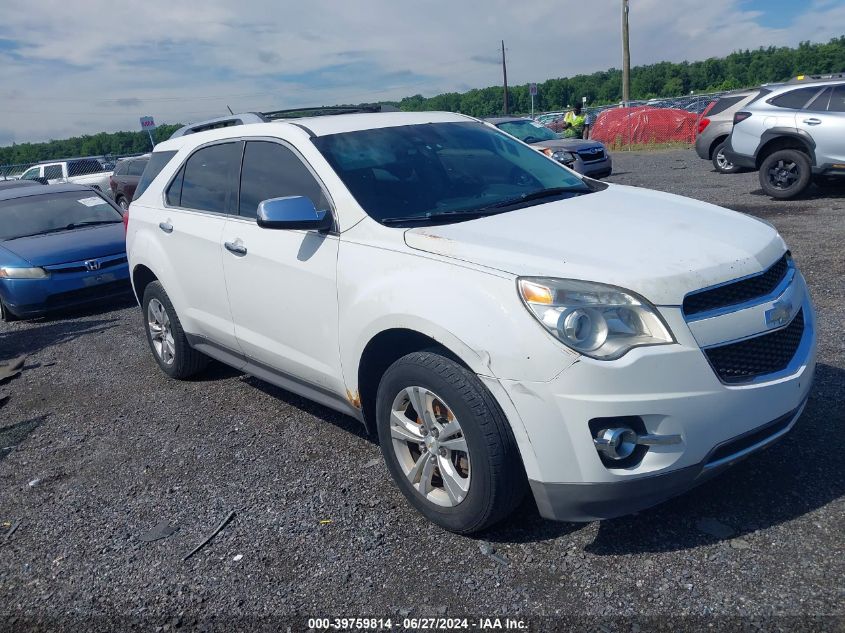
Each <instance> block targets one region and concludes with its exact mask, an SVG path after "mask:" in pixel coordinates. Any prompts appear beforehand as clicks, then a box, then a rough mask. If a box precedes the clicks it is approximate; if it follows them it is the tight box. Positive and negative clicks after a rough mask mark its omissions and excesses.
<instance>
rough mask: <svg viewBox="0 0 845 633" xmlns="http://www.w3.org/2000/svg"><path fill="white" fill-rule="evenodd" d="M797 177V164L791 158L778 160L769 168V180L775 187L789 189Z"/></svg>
mask: <svg viewBox="0 0 845 633" xmlns="http://www.w3.org/2000/svg"><path fill="white" fill-rule="evenodd" d="M799 177H800V174H799V173H798V164H797V163H795V162H794V161H791V160H779V161H778V162H776V163H775V164H774V165H772V166H771V167H770V168H769V182H770V183H771V184H772V186H773V187H775V188H777V189H789V188H790V187H792V186H793V185H794V184H795V183H796V182H798V179H799Z"/></svg>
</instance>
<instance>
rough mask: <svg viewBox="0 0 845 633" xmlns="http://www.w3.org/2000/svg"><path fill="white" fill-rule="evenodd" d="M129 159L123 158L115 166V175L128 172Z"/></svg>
mask: <svg viewBox="0 0 845 633" xmlns="http://www.w3.org/2000/svg"><path fill="white" fill-rule="evenodd" d="M128 162H129V161H126V160H122V161H120V162H119V163H118V164H117V165H115V166H114V175H115V176H122V175H123V174H125V173H126V168H127V167H128V165H127V163H128Z"/></svg>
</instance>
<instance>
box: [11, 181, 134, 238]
mask: <svg viewBox="0 0 845 633" xmlns="http://www.w3.org/2000/svg"><path fill="white" fill-rule="evenodd" d="M122 221H123V220H122V216H121V215H120V213H119V212H118V211H117V210H116V209H115V208H114V207H113V206H111V205H110V204H109V203H108V202H106V201H105V200H104V199H103V198H101V197H100V196H99V195H97V194H96V193H95V192H93V191H72V192H66V193H50V194H46V195H36V196H26V197H24V198H12V199H11V200H3V201H0V240H13V239H16V238H19V237H26V236H29V235H41V234H43V233H55V232H58V231H64V230H70V229H73V228H78V227H80V226H91V225H96V224H106V223H109V224H111V223H113V222H114V223H117V222H122Z"/></svg>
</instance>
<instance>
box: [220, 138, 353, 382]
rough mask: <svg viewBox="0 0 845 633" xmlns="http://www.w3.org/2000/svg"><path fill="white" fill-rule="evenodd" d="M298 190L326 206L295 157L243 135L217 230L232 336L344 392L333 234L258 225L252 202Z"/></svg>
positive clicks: (277, 363) (261, 357) (285, 369)
mask: <svg viewBox="0 0 845 633" xmlns="http://www.w3.org/2000/svg"><path fill="white" fill-rule="evenodd" d="M283 196H306V197H308V198H310V199H311V200H312V201H313V202H314V205H315V206H316V207H317V208H318V209H321V210H323V209H325V210H329V211H331V209H330V208H329V202H328V198H327V196H326V195H325V193H324V191H323V188H322V187H321V185H320V184H319V182H318V181H317V179H316V178H315V176H314V175H313V174H312V173H311V171H310V170H309V169H308V167H307V166H306V165H305V163H304V162H303V160H302V159H301V158H300V156H299V155H298V154H297V153H296V152H295V151H294V150H293V149H292V148H290V147H289V146H287V145H285V144H282V143H280V142H274V141H248V142H247V143H246V148H245V150H244V157H243V167H242V172H241V181H240V195H239V200H238V215H237V217H235V216H234V215H232V216H230V217H229V219H228V220H227V221H226V225H225V227H224V230H223V242H224V252H223V269H224V273H225V277H226V287H227V289H228V293H229V304H230V306H231V309H232V318H233V320H234V323H235V335H236V337H237V339H238V343H239V344H240V347H241V349H242V350H243V352H244V354H245V355H246V356H247V357H248V358H250V359H251V360H253V361H256V362H257V363H259V364H261V365H264V366H267V367H269V368H270V369H271V370H274V371H276V372H281V373H283V374H286V375H287V376H288V377H289V378H293V379H294V380H297V381H303V382H305V383H308V384H309V385H311V386H315V387H317V388H320V389H322V390H327V391H330V392H332V393H335V394H343V393H344V385H343V381H342V378H341V371H340V355H339V352H338V307H337V281H336V268H337V253H338V237H337V236H336V235H331V234H322V233H318V232H317V231H299V230H276V229H264V228H261V227H259V226H258V224H257V223H256V220H255V218H256V211H257V208H258V203H259V202H261V201H262V200H268V199H270V198H279V197H283Z"/></svg>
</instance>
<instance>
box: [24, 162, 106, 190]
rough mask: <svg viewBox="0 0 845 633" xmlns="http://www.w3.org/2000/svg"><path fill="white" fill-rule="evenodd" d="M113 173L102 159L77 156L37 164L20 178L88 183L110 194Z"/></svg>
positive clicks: (54, 182) (77, 183) (53, 182)
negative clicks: (104, 166) (110, 178)
mask: <svg viewBox="0 0 845 633" xmlns="http://www.w3.org/2000/svg"><path fill="white" fill-rule="evenodd" d="M111 175H112V171H110V170H106V169H104V168H103V165H102V163H100V161H98V160H96V159H94V158H77V159H73V160H62V161H54V162H51V163H41V164H39V165H35V166H33V167H30V168H29V169H27V170H26V171H25V172H23V174H21V176H20V179H21V180H35V179H37V178H43V179H44V180H46V181H47V182H48V183H49V184H51V185H53V184H56V183H58V182H69V183H73V184H75V185H88V186H89V187H93V188H94V189H99V190H100V191H102V192H103V193H109V194H110V193H111V189H110V187H109V176H111Z"/></svg>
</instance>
